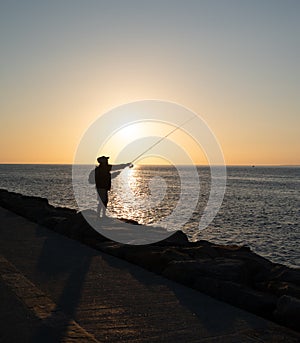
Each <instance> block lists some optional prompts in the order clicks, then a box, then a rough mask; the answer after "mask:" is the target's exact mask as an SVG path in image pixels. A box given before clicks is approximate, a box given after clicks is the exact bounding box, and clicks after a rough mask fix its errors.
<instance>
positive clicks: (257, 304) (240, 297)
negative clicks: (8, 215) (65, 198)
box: [0, 189, 300, 331]
mask: <svg viewBox="0 0 300 343" xmlns="http://www.w3.org/2000/svg"><path fill="white" fill-rule="evenodd" d="M0 206H2V207H4V208H6V209H8V210H10V211H12V212H15V213H16V214H19V215H21V216H23V217H26V218H28V219H29V220H31V221H33V222H36V223H38V224H39V225H42V226H45V227H47V228H49V229H51V230H53V231H55V232H57V233H59V234H62V235H65V236H67V237H69V238H72V239H75V240H78V241H80V242H82V243H84V244H87V245H89V246H91V247H93V248H95V249H98V250H101V251H103V252H105V253H108V254H111V255H114V256H116V257H119V258H121V259H124V260H127V261H128V262H131V263H134V264H137V265H139V266H141V267H143V268H145V269H148V270H150V271H152V272H155V273H157V274H160V275H162V276H164V277H167V278H169V279H171V280H174V281H177V282H179V283H182V284H184V285H186V286H188V287H191V288H194V289H196V290H198V291H201V292H203V293H206V294H208V295H210V296H212V297H214V298H217V299H219V300H222V301H225V302H227V303H230V304H232V305H234V306H237V307H240V308H242V309H245V310H247V311H249V312H252V313H254V314H256V315H259V316H261V317H264V318H267V319H270V320H273V321H275V322H277V323H279V324H281V325H284V326H286V327H289V328H291V329H294V330H296V331H300V326H299V318H300V270H299V269H292V268H289V267H286V266H283V265H280V264H277V263H273V262H271V261H269V260H267V259H266V258H264V257H262V256H259V255H257V254H255V253H254V252H252V251H251V249H250V248H249V247H245V246H236V245H232V246H225V245H217V244H214V243H211V242H208V241H204V240H200V241H198V242H189V241H188V239H187V236H186V235H185V234H184V233H183V232H181V231H177V232H175V233H174V234H173V235H172V236H170V237H168V238H167V239H165V240H163V241H160V242H157V243H153V244H149V245H127V244H121V243H117V242H114V241H112V240H109V239H108V238H106V237H105V236H103V235H101V234H100V233H97V232H96V231H95V230H94V229H93V228H91V227H90V226H89V224H88V223H87V222H86V221H85V219H84V217H83V215H82V214H81V213H77V212H76V211H75V210H72V209H68V208H62V207H54V206H52V205H49V203H48V200H47V199H44V198H39V197H32V196H24V195H21V194H17V193H13V192H8V191H6V190H1V189H0ZM86 211H90V210H86ZM90 214H91V215H94V213H93V211H91V213H90ZM122 222H124V224H123V225H135V229H136V230H138V229H139V226H138V224H137V223H136V222H132V221H130V222H128V220H126V219H122V220H121V221H120V223H122ZM120 225H122V224H120Z"/></svg>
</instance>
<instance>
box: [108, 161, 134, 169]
mask: <svg viewBox="0 0 300 343" xmlns="http://www.w3.org/2000/svg"><path fill="white" fill-rule="evenodd" d="M130 165H131V163H130V162H129V163H123V164H113V165H112V166H111V170H120V169H124V168H126V167H129V166H130Z"/></svg>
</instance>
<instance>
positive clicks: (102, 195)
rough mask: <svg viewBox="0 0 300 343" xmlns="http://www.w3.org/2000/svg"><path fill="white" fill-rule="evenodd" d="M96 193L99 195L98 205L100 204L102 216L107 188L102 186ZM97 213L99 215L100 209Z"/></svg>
mask: <svg viewBox="0 0 300 343" xmlns="http://www.w3.org/2000/svg"><path fill="white" fill-rule="evenodd" d="M98 194H99V197H100V201H99V204H98V206H99V205H100V209H101V208H102V217H106V207H107V203H108V194H107V190H106V189H104V188H100V189H98ZM99 215H100V210H99Z"/></svg>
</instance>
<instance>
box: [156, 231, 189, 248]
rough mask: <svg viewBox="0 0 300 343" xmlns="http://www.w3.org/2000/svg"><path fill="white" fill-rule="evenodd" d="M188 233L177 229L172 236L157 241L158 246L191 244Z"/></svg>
mask: <svg viewBox="0 0 300 343" xmlns="http://www.w3.org/2000/svg"><path fill="white" fill-rule="evenodd" d="M189 244H190V242H189V240H188V238H187V235H186V234H185V233H184V232H182V231H175V233H173V234H172V235H171V236H169V237H168V238H166V239H164V240H163V241H160V242H157V243H155V245H158V246H189Z"/></svg>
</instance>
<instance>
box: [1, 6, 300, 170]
mask: <svg viewBox="0 0 300 343" xmlns="http://www.w3.org/2000/svg"><path fill="white" fill-rule="evenodd" d="M299 17H300V1H298V0H284V1H283V0H282V1H277V0H259V1H258V0H251V1H247V0H239V1H236V0H218V1H217V0H207V1H202V0H195V1H193V0H187V1H177V0H171V1H166V0H159V1H156V0H152V1H147V0H139V1H131V0H123V1H121V0H119V1H116V0H112V1H100V0H97V1H92V0H86V1H83V0H81V1H78V0H63V1H57V0H53V1H38V0H36V1H31V0H27V1H21V0H20V1H14V0H7V1H6V0H5V1H3V0H0V46H1V54H0V61H1V62H0V89H1V92H0V99H1V100H0V113H1V119H0V120H1V122H0V123H1V125H0V147H1V148H0V163H73V160H74V155H75V152H76V149H77V146H78V144H79V143H80V140H81V137H82V135H83V134H84V132H85V131H86V130H87V129H88V127H89V126H90V125H91V124H92V123H93V122H94V121H95V120H96V119H97V118H98V117H99V116H101V115H102V114H104V113H106V112H107V111H109V110H111V109H112V108H114V107H117V106H120V105H122V104H126V103H128V102H133V101H138V100H143V99H159V100H165V101H170V102H175V103H178V104H180V105H182V106H185V107H187V108H189V109H191V110H192V111H194V112H195V113H197V114H199V115H200V116H201V117H202V118H203V119H204V120H205V121H206V123H207V124H208V125H209V127H210V129H211V130H212V132H213V133H214V135H215V137H216V138H217V139H218V141H219V144H220V146H221V148H222V151H223V154H224V158H225V162H226V164H228V165H253V164H255V165H259V164H262V165H268V164H271V165H272V164H274V165H299V164H300V142H299V137H300V132H299V131H300V129H299V128H300V111H299V110H300V96H299V89H300V68H299V61H300V20H299Z"/></svg>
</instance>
